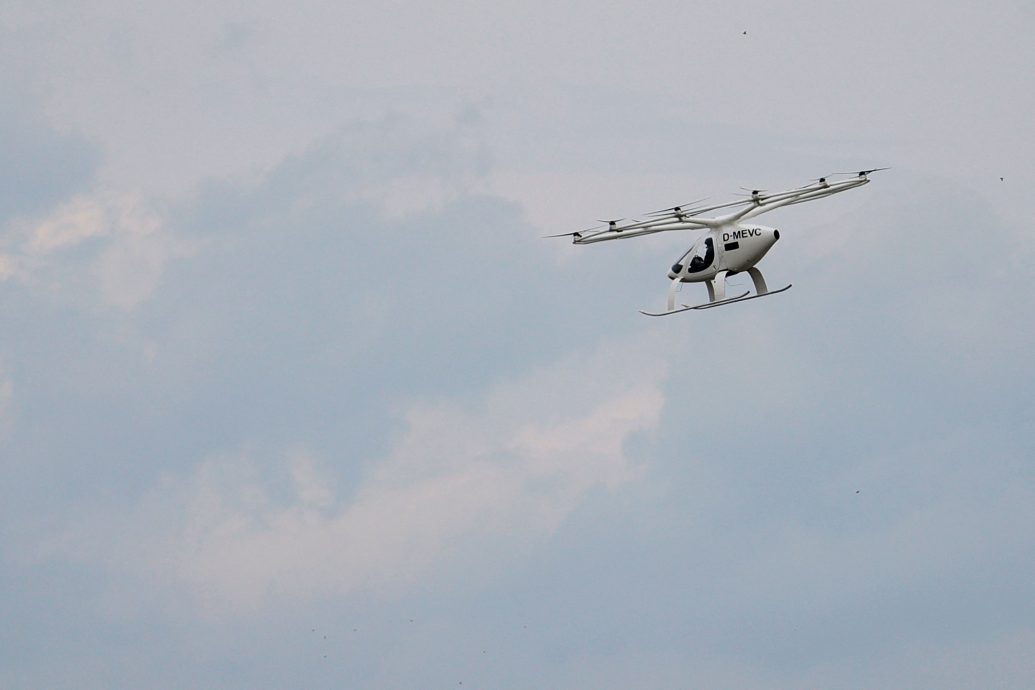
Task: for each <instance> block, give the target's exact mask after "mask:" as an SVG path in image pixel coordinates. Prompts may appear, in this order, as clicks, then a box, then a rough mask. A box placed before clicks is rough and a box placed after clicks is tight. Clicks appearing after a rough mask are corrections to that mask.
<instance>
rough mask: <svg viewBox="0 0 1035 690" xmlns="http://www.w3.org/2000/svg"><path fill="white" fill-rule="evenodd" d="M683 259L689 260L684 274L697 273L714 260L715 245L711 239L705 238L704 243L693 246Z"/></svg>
mask: <svg viewBox="0 0 1035 690" xmlns="http://www.w3.org/2000/svg"><path fill="white" fill-rule="evenodd" d="M684 258H686V259H689V260H690V262H689V264H688V265H687V267H686V272H687V273H699V272H700V271H703V270H705V269H706V268H708V267H709V266H711V265H712V261H714V260H715V243H714V242H712V238H711V237H705V238H704V241H703V242H698V243H697V244H695V245H694V246H693V248H692V249H691V250H690V251H689V253H687V255H686V257H684Z"/></svg>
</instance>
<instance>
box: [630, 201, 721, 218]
mask: <svg viewBox="0 0 1035 690" xmlns="http://www.w3.org/2000/svg"><path fill="white" fill-rule="evenodd" d="M707 200H708V197H704V198H702V199H697V200H695V201H688V202H686V203H685V204H679V205H678V206H669V207H668V208H661V209H658V210H657V211H647V212H646V213H645V214H644V215H646V216H667V215H671V214H675V213H678V212H686V211H690V210H692V209H693V206H694V204H699V203H701V202H702V201H707Z"/></svg>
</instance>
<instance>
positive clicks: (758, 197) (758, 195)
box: [741, 187, 769, 202]
mask: <svg viewBox="0 0 1035 690" xmlns="http://www.w3.org/2000/svg"><path fill="white" fill-rule="evenodd" d="M741 189H743V190H744V191H745V192H751V200H752V201H756V202H757V201H762V199H765V194H764V192H767V191H769V190H767V189H748V188H747V187H741ZM741 196H744V195H741Z"/></svg>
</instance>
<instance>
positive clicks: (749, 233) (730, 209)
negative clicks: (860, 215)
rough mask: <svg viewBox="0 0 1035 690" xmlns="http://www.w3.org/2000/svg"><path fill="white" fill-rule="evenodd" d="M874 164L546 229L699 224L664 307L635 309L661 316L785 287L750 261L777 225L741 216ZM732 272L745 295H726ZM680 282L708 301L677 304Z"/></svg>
mask: <svg viewBox="0 0 1035 690" xmlns="http://www.w3.org/2000/svg"><path fill="white" fill-rule="evenodd" d="M878 170H887V168H874V169H871V170H861V171H859V172H858V173H842V174H850V175H852V177H850V178H848V179H842V180H834V181H830V180H829V179H828V178H826V177H821V178H819V179H817V180H815V181H814V182H813V183H812V184H809V185H806V186H804V187H798V188H796V189H790V190H787V191H785V192H777V193H775V194H768V193H765V192H763V191H761V190H757V189H756V190H754V191H752V192H751V195H750V197H749V198H746V199H742V200H740V201H731V202H728V203H724V204H716V205H714V206H703V207H702V206H695V204H699V203H700V201H696V202H691V203H690V204H684V205H682V206H673V207H671V208H666V209H662V210H660V211H652V212H650V213H649V214H647V215H648V216H649V219H648V220H645V221H632V222H630V223H626V224H625V225H620V223H621V222H622V221H621V220H611V221H601V222H604V223H607V226H606V227H603V228H591V229H589V230H582V231H579V232H569V233H564V234H563V235H551V237H571V238H572V241H573V242H574V243H575V244H592V243H593V242H605V241H607V240H619V239H628V238H631V237H641V236H643V235H653V234H656V233H659V232H670V231H673V230H705V231H706V232H705V233H704V234H703V235H701V236H700V237H699V238H698V239H697V241H696V242H694V244H693V245H692V246H691V247H690V249H689V250H688V251H687V252H686V253H685V254H683V256H681V257H679V260H678V261H676V263H675V264H673V265H672V268H671V269H669V272H668V278H669V280H670V281H672V282H671V286H670V287H669V291H668V305H667V309H666V310H665V311H662V312H648V311H644V312H641V313H643V314H646V315H647V316H667V315H669V314H677V313H679V312H683V311H689V310H692V309H710V308H712V307H719V306H723V305H727V304H733V303H735V302H744V301H747V300H749V299H755V298H757V297H765V296H768V295H775V294H776V293H778V292H783V291H784V290H788V289H790V287H791V286H790V285H787V286H786V287H783V288H780V289H779V290H772V291H770V290H769V288H768V287H767V286H766V283H765V278H764V277H763V276H762V272H761V271H759V270H758V268H757V267H756V264H757V263H758V262H759V261H761V260H762V257H764V256H765V255H766V253H767V252H768V251H769V250H770V249H771V248H772V246H773V245H774V244H776V241H777V240H779V239H780V231H779V230H777V229H776V228H770V227H767V226H765V225H756V224H753V223H745V222H744V221H746V220H749V219H751V218H754V217H756V216H759V215H761V214H763V213H768V212H769V211H772V210H774V209H778V208H783V207H784V206H793V205H794V204H801V203H804V202H806V201H814V200H816V199H822V198H823V197H827V196H831V195H832V194H837V193H839V192H844V191H848V190H849V189H855V188H856V187H861V186H862V185H864V184H867V183H868V182H869V181H870V178H869V174H870V173H873V172H877V171H878ZM701 201H703V199H702V200H701ZM721 210H724V211H726V212H725V213H724V214H722V215H717V216H704V215H702V214H705V213H710V212H713V211H721ZM737 273H747V274H748V275H749V276H751V282H752V284H753V286H754V288H755V294H754V295H751V296H749V295H750V292H744V293H743V294H738V295H734V296H732V297H727V296H726V278H728V277H729V276H732V275H735V274H737ZM683 283H704V284H705V286H706V287H707V288H708V301H707V302H705V303H703V304H698V305H694V306H689V305H686V304H683V305H681V306H679V307H677V306H676V292H677V291H678V290H679V289H680V287H681V286H682V284H683Z"/></svg>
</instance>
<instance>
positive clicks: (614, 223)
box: [597, 218, 625, 232]
mask: <svg viewBox="0 0 1035 690" xmlns="http://www.w3.org/2000/svg"><path fill="white" fill-rule="evenodd" d="M623 220H625V218H615V219H614V220H600V219H599V218H598V219H597V222H598V223H607V229H608V230H614V231H615V232H621V229H620V228H619V227H618V224H619V223H621V222H622V221H623Z"/></svg>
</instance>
